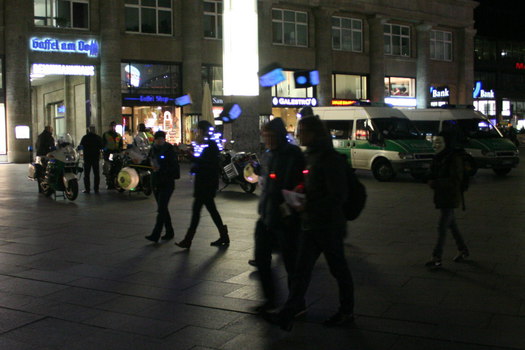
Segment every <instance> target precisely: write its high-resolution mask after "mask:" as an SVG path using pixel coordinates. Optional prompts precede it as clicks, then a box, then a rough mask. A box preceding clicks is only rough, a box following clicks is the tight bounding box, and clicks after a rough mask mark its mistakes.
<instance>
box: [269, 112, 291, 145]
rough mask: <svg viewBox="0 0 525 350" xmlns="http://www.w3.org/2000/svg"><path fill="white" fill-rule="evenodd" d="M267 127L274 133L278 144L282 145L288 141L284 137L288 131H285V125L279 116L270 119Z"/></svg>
mask: <svg viewBox="0 0 525 350" xmlns="http://www.w3.org/2000/svg"><path fill="white" fill-rule="evenodd" d="M267 127H268V129H270V130H271V131H273V132H274V133H275V137H276V139H277V142H278V144H279V146H281V145H284V144H286V143H287V142H288V140H287V139H286V135H287V134H288V133H287V131H286V127H285V126H284V122H283V120H282V119H281V118H274V119H272V120H270V121H269V122H268V124H267Z"/></svg>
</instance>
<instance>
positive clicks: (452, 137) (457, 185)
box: [426, 129, 469, 269]
mask: <svg viewBox="0 0 525 350" xmlns="http://www.w3.org/2000/svg"><path fill="white" fill-rule="evenodd" d="M457 139H458V137H457V133H456V131H455V130H454V129H449V130H444V131H442V132H441V133H439V135H438V136H436V137H435V138H434V141H433V147H434V149H435V150H436V155H435V157H434V159H433V161H432V165H431V168H430V169H431V175H430V180H429V181H428V184H429V186H430V187H431V188H432V189H433V190H434V204H435V206H436V209H439V210H440V212H441V215H440V218H439V222H438V239H437V242H436V245H435V247H434V251H433V252H432V259H431V260H430V261H429V262H427V263H426V266H428V267H430V268H432V269H436V268H440V267H441V257H442V255H443V246H444V244H445V238H446V234H447V229H450V231H451V232H452V237H454V240H455V241H456V246H457V248H458V254H457V255H456V257H455V258H454V259H453V260H454V261H455V262H459V261H462V260H464V259H466V258H467V257H468V256H469V251H468V248H467V246H466V245H465V241H464V240H463V237H462V236H461V233H460V232H459V229H458V225H457V223H456V217H455V214H454V209H455V208H458V207H459V205H460V204H461V203H462V201H463V188H462V186H463V185H462V184H463V183H464V180H465V179H464V177H465V176H468V175H467V174H465V164H464V153H465V152H464V150H463V149H461V148H457V147H456V144H457Z"/></svg>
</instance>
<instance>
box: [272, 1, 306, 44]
mask: <svg viewBox="0 0 525 350" xmlns="http://www.w3.org/2000/svg"><path fill="white" fill-rule="evenodd" d="M272 28H273V43H274V44H281V45H290V46H303V47H306V46H308V14H307V13H306V12H302V11H290V10H281V9H273V11H272Z"/></svg>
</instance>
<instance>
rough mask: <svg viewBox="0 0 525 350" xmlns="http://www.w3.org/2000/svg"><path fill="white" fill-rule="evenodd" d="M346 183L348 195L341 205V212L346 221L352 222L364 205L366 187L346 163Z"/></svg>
mask: <svg viewBox="0 0 525 350" xmlns="http://www.w3.org/2000/svg"><path fill="white" fill-rule="evenodd" d="M346 182H347V187H348V193H347V198H346V201H345V202H344V203H343V212H344V214H345V217H346V220H348V221H353V220H355V219H357V218H358V217H359V214H361V212H362V211H363V209H364V207H365V204H366V187H365V185H363V184H362V183H361V182H360V181H359V179H358V178H357V176H356V174H355V170H354V169H353V168H352V167H351V166H350V164H348V162H347V163H346Z"/></svg>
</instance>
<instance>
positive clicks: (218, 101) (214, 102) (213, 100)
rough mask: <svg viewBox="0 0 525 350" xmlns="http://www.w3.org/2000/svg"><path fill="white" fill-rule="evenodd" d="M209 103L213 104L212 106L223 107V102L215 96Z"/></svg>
mask: <svg viewBox="0 0 525 350" xmlns="http://www.w3.org/2000/svg"><path fill="white" fill-rule="evenodd" d="M211 103H212V104H214V105H223V104H224V100H223V99H222V98H220V97H217V96H212V97H211Z"/></svg>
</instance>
